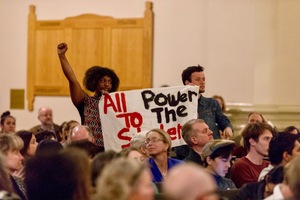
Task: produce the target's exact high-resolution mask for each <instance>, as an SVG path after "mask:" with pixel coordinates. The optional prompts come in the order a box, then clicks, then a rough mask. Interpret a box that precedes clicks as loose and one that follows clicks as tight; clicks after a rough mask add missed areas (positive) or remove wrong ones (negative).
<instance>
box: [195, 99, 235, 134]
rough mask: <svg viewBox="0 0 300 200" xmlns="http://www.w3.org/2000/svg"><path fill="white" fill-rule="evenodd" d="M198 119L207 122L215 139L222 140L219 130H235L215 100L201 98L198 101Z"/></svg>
mask: <svg viewBox="0 0 300 200" xmlns="http://www.w3.org/2000/svg"><path fill="white" fill-rule="evenodd" d="M198 118H199V119H203V120H204V121H205V123H206V124H207V125H208V127H209V129H210V130H211V131H212V132H213V137H214V139H220V138H221V136H220V132H219V129H220V130H221V131H223V130H224V129H225V128H226V127H230V128H231V129H232V130H233V128H232V125H231V123H230V121H229V119H228V117H227V116H226V115H224V114H223V112H222V110H221V108H220V105H219V103H218V102H217V101H216V100H215V99H213V98H206V97H204V96H202V95H201V96H200V98H199V99H198Z"/></svg>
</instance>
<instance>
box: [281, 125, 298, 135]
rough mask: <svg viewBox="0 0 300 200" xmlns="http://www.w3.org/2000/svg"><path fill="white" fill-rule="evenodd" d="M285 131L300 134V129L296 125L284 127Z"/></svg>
mask: <svg viewBox="0 0 300 200" xmlns="http://www.w3.org/2000/svg"><path fill="white" fill-rule="evenodd" d="M283 132H286V133H293V134H298V133H299V129H298V128H297V127H296V126H288V127H286V128H285V129H284V131H283Z"/></svg>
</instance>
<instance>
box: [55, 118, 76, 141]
mask: <svg viewBox="0 0 300 200" xmlns="http://www.w3.org/2000/svg"><path fill="white" fill-rule="evenodd" d="M79 125H80V124H79V122H77V121H75V120H70V121H68V122H65V124H64V125H63V127H62V135H61V137H62V140H61V141H60V142H61V143H62V144H63V145H67V143H70V135H71V132H72V130H73V128H74V127H75V126H79Z"/></svg>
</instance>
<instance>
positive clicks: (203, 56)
mask: <svg viewBox="0 0 300 200" xmlns="http://www.w3.org/2000/svg"><path fill="white" fill-rule="evenodd" d="M152 2H153V10H154V13H155V28H154V62H153V63H154V66H153V67H154V69H153V86H154V87H159V86H160V85H162V84H169V85H171V86H174V85H181V77H180V75H181V72H182V70H183V69H184V68H185V67H187V66H190V65H196V64H200V65H203V66H204V67H205V68H206V77H207V90H206V91H207V92H206V93H205V96H211V95H213V94H220V95H222V96H223V97H224V98H225V100H226V102H227V103H249V104H254V105H261V104H267V105H284V106H289V105H300V103H299V99H300V94H299V92H298V90H297V89H298V88H300V81H299V80H298V79H299V74H300V69H299V67H298V66H299V63H300V56H299V52H300V51H299V50H300V45H299V44H300V26H299V21H300V12H299V10H300V1H299V0H284V1H283V0H264V1H261V0H244V1H241V0H226V1H224V0H213V1H209V0H184V1H174V0H153V1H152ZM31 4H32V5H35V6H36V14H37V18H38V19H63V18H65V17H69V16H76V15H80V14H83V13H94V14H99V15H107V16H113V17H116V18H126V17H142V16H143V12H144V10H145V1H144V0H109V1H107V0H89V1H86V0H65V1H61V0H51V1H44V0H23V1H19V0H0V25H1V26H0V32H1V38H0V40H1V45H0V67H1V71H0V80H1V83H0V113H2V112H4V111H5V110H9V106H10V89H24V90H25V89H26V68H27V66H26V62H27V15H28V13H29V5H31ZM170 72H171V73H170ZM42 105H47V106H50V107H52V108H53V110H54V120H55V122H56V123H58V124H60V123H62V122H63V121H66V120H70V119H76V120H79V116H78V114H77V110H76V109H75V108H74V107H73V105H72V103H71V101H70V98H69V97H36V98H35V104H34V107H35V108H38V107H40V106H42ZM26 106H27V102H26ZM11 112H12V115H14V116H16V117H17V129H22V128H26V129H27V128H30V127H32V126H33V125H36V124H37V123H38V120H37V118H36V115H37V111H36V109H35V111H33V112H28V111H27V108H26V109H25V110H11Z"/></svg>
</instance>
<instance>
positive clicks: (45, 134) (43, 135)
mask: <svg viewBox="0 0 300 200" xmlns="http://www.w3.org/2000/svg"><path fill="white" fill-rule="evenodd" d="M35 139H36V141H37V143H40V142H42V141H43V140H47V139H50V140H56V139H55V135H54V133H53V132H51V131H40V132H38V133H36V134H35Z"/></svg>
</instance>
